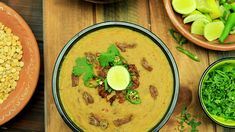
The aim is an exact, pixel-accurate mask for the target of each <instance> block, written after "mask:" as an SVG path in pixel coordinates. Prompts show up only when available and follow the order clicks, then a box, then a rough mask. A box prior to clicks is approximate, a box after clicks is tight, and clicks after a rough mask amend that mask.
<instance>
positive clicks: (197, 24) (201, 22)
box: [191, 19, 208, 35]
mask: <svg viewBox="0 0 235 132" xmlns="http://www.w3.org/2000/svg"><path fill="white" fill-rule="evenodd" d="M206 24H208V21H205V19H198V20H196V21H194V22H193V24H192V26H191V33H193V34H198V35H204V28H205V25H206Z"/></svg>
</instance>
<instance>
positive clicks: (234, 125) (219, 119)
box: [198, 57, 235, 128]
mask: <svg viewBox="0 0 235 132" xmlns="http://www.w3.org/2000/svg"><path fill="white" fill-rule="evenodd" d="M226 62H233V63H234V64H235V57H226V58H222V59H219V60H217V61H215V62H214V63H212V64H211V65H210V66H209V67H208V68H207V69H206V70H205V72H204V73H203V75H202V77H201V79H200V83H199V92H198V94H199V100H200V104H201V106H202V108H203V111H204V112H205V113H206V115H207V116H208V117H209V118H210V119H211V120H212V121H214V122H215V123H217V124H218V125H221V126H223V127H228V128H235V120H226V119H224V118H222V117H219V116H216V115H212V114H211V113H209V111H208V110H207V108H206V106H205V104H204V102H203V98H202V89H203V88H202V86H203V80H204V78H205V77H206V75H207V74H208V73H209V72H210V71H211V70H212V69H214V68H216V67H217V66H219V65H220V64H224V63H226Z"/></svg>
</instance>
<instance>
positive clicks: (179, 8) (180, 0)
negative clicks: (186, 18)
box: [172, 0, 197, 14]
mask: <svg viewBox="0 0 235 132" xmlns="http://www.w3.org/2000/svg"><path fill="white" fill-rule="evenodd" d="M196 5H197V4H196V1H195V0H172V6H173V8H174V10H175V11H176V12H178V13H180V14H189V13H191V12H193V11H194V10H196Z"/></svg>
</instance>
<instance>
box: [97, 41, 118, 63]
mask: <svg viewBox="0 0 235 132" xmlns="http://www.w3.org/2000/svg"><path fill="white" fill-rule="evenodd" d="M117 58H119V59H118V60H117ZM98 61H99V63H100V65H101V66H102V67H106V66H113V65H114V64H122V62H121V59H120V52H119V51H118V49H117V47H116V46H115V45H114V44H112V45H110V47H109V48H108V50H107V52H104V53H101V54H100V56H99V57H98Z"/></svg>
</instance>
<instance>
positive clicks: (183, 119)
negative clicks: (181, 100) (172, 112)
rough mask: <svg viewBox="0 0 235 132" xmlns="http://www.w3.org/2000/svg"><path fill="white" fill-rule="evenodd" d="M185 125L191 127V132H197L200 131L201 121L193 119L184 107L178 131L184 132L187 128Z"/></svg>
mask: <svg viewBox="0 0 235 132" xmlns="http://www.w3.org/2000/svg"><path fill="white" fill-rule="evenodd" d="M184 124H187V125H189V126H191V132H197V131H198V130H197V127H198V126H199V125H200V124H201V122H200V121H196V119H195V118H193V117H192V115H191V114H190V113H189V112H187V107H186V106H183V108H182V110H181V114H180V118H179V126H178V129H179V131H180V132H184V128H185V126H184Z"/></svg>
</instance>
